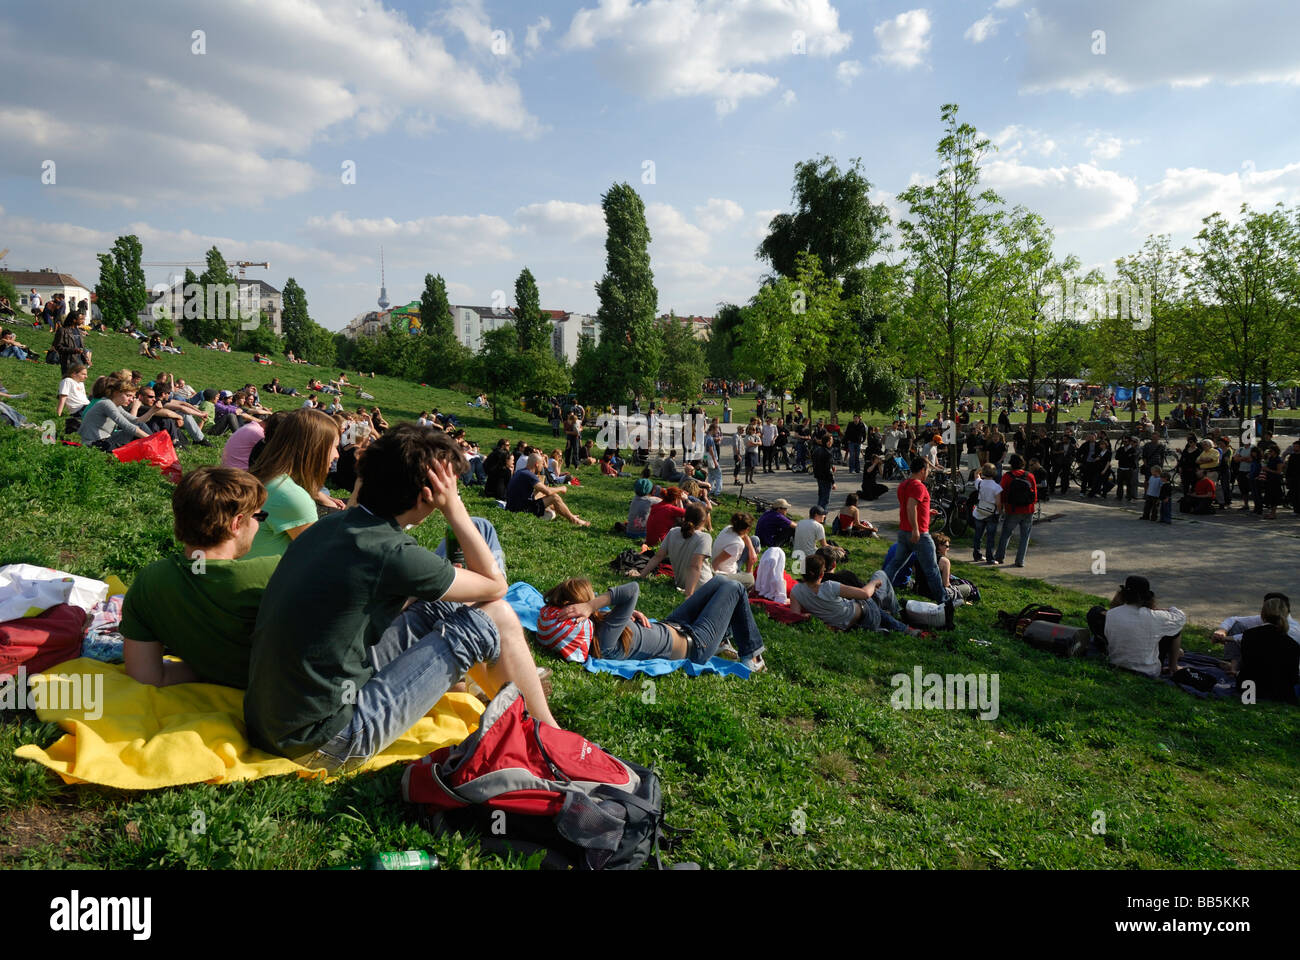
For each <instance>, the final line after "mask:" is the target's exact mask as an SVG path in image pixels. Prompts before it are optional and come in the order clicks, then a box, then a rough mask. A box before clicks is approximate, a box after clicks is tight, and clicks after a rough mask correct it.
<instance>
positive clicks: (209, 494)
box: [120, 467, 279, 690]
mask: <svg viewBox="0 0 1300 960" xmlns="http://www.w3.org/2000/svg"><path fill="white" fill-rule="evenodd" d="M265 500H266V489H265V488H264V487H263V486H262V484H261V482H260V481H259V480H258V479H257V478H256V477H254V476H253V475H252V474H251V473H246V472H245V471H243V470H233V469H230V468H227V467H199V468H198V469H197V470H193V471H191V472H190V473H187V474H186V475H185V477H184V479H182V480H181V482H180V483H179V484H177V486H176V490H175V491H174V492H173V493H172V514H173V518H174V519H173V530H174V531H175V534H176V539H177V540H179V541H180V542H181V543H182V544H184V551H185V552H184V556H182V557H175V558H172V559H167V560H158V561H156V562H155V563H151V564H150V565H149V566H147V567H145V568H144V569H143V570H141V571H140V572H139V573H138V574H137V575H136V578H135V580H134V581H133V582H132V584H131V589H130V590H128V591H127V592H126V599H125V600H124V601H123V603H122V625H121V628H120V629H121V632H122V637H123V639H124V640H125V643H124V655H125V657H126V672H127V674H128V675H129V676H131V677H133V678H135V679H136V680H139V681H140V682H141V683H149V684H152V685H154V686H156V687H165V686H168V685H169V684H173V683H194V682H202V683H219V684H222V685H223V686H227V687H238V688H239V689H241V690H242V689H243V688H244V687H246V686H248V657H249V652H250V651H251V649H252V643H253V624H254V623H255V622H256V620H257V609H258V605H259V604H260V602H261V599H262V591H263V590H265V589H266V584H267V582H268V581H269V580H270V579H271V574H272V572H273V571H274V570H275V565H276V562H277V561H278V560H279V557H257V558H255V559H252V560H241V559H240V558H241V557H242V556H243V555H244V554H246V553H247V552H248V549H249V547H250V546H251V545H252V543H253V536H254V534H256V533H257V528H258V524H259V522H260V520H261V519H262V517H264V516H265V514H264V513H262V512H261V511H262V504H263V503H264V502H265ZM164 652H166V653H171V654H175V655H176V656H178V657H180V658H181V660H182V662H181V663H176V662H175V661H168V660H164V659H163V653H164Z"/></svg>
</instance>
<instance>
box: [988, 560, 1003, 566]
mask: <svg viewBox="0 0 1300 960" xmlns="http://www.w3.org/2000/svg"><path fill="white" fill-rule="evenodd" d="M989 566H990V567H1000V566H1002V561H1001V560H992V559H990V560H989Z"/></svg>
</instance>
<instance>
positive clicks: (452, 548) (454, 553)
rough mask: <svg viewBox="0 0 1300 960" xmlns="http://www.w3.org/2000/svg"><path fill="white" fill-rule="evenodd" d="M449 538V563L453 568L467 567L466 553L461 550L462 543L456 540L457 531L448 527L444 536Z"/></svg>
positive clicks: (449, 525)
mask: <svg viewBox="0 0 1300 960" xmlns="http://www.w3.org/2000/svg"><path fill="white" fill-rule="evenodd" d="M443 536H445V537H446V538H447V562H448V563H450V564H452V565H453V566H460V567H463V566H465V551H464V550H462V549H461V548H460V541H459V540H457V539H456V531H455V530H453V529H452V528H451V524H448V525H447V532H446V533H445V534H443Z"/></svg>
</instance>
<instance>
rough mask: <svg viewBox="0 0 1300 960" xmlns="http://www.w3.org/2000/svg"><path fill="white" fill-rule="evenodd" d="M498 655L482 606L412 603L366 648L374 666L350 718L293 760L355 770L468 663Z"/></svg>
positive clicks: (494, 634) (498, 647) (432, 701)
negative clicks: (317, 745)
mask: <svg viewBox="0 0 1300 960" xmlns="http://www.w3.org/2000/svg"><path fill="white" fill-rule="evenodd" d="M500 655H501V635H500V633H499V632H498V631H497V626H496V624H495V623H493V622H492V618H491V617H489V616H488V615H487V614H486V613H484V612H482V611H481V610H479V609H477V608H475V607H469V606H466V605H465V604H462V603H450V602H448V601H444V600H422V601H418V602H416V603H413V604H411V605H410V606H409V607H407V608H406V610H404V611H403V612H402V613H400V614H398V616H397V619H396V620H394V621H393V622H392V624H391V625H390V626H389V628H388V629H387V630H385V631H384V633H383V635H382V636H381V637H380V638H379V642H378V643H376V644H375V645H374V646H373V647H371V648H370V665H371V667H373V668H374V671H375V672H374V674H373V675H372V676H371V678H370V679H369V680H368V681H367V682H366V684H365V685H364V686H363V687H362V688H361V689H360V690H358V691H356V703H355V705H354V706H353V708H352V719H351V720H350V721H349V722H348V725H347V726H346V727H344V728H343V730H342V731H341V732H340V733H339V734H338V735H337V736H335V737H334V738H333V739H331V740H330V741H329V742H327V743H325V744H324V745H323V746H321V747H320V749H318V750H315V751H312V752H311V753H309V754H307V755H304V756H302V757H297V758H295V759H296V760H297V762H298V763H300V764H302V765H303V766H305V767H311V768H313V769H325V770H329V771H331V772H336V771H340V772H342V771H350V770H354V769H356V768H357V767H359V766H361V765H362V764H364V763H365V762H366V761H367V760H369V759H370V758H371V757H373V756H374V755H375V754H377V753H379V752H380V751H381V750H384V749H386V748H387V747H388V746H389V745H390V744H392V743H393V742H394V741H395V740H397V738H398V737H400V736H401V735H402V734H403V733H405V732H406V731H407V730H409V729H411V727H413V726H414V725H415V723H416V721H418V720H419V719H420V718H421V717H423V716H424V715H425V714H426V713H428V712H429V711H430V710H431V709H433V705H434V704H436V703H437V702H438V701H439V700H441V699H442V695H443V694H445V693H446V692H447V690H448V689H449V688H450V687H451V685H452V684H453V683H456V682H457V681H458V680H460V678H461V677H463V676H464V675H465V671H466V670H468V669H469V668H470V667H472V666H474V665H475V664H476V663H484V662H491V661H494V660H496V659H497V657H499V656H500Z"/></svg>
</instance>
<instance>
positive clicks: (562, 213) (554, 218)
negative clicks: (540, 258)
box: [515, 200, 605, 240]
mask: <svg viewBox="0 0 1300 960" xmlns="http://www.w3.org/2000/svg"><path fill="white" fill-rule="evenodd" d="M515 219H516V220H517V221H518V222H519V224H520V226H521V227H523V228H524V229H525V230H528V231H530V232H535V233H538V234H543V235H546V236H557V235H558V236H567V237H568V238H569V239H571V240H586V239H590V238H592V237H598V238H603V237H604V236H605V211H604V210H603V209H602V208H601V205H600V204H598V203H573V202H571V201H568V200H547V201H546V202H545V203H530V204H528V206H526V207H520V208H519V209H518V210H516V211H515Z"/></svg>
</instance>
